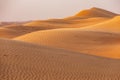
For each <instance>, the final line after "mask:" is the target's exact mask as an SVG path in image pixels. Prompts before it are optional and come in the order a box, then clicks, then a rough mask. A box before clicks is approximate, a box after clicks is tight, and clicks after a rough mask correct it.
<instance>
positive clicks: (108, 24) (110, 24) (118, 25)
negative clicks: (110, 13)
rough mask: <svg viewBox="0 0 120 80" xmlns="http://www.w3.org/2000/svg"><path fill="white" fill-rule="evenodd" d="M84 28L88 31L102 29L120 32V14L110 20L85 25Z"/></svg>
mask: <svg viewBox="0 0 120 80" xmlns="http://www.w3.org/2000/svg"><path fill="white" fill-rule="evenodd" d="M82 29H83V30H88V31H101V32H111V33H112V32H114V33H120V16H116V17H114V18H112V19H110V20H107V21H105V22H102V23H98V24H95V25H92V26H88V27H84V28H82Z"/></svg>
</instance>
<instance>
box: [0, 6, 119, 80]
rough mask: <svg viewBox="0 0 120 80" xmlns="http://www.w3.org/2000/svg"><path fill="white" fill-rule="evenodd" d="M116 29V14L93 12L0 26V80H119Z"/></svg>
mask: <svg viewBox="0 0 120 80" xmlns="http://www.w3.org/2000/svg"><path fill="white" fill-rule="evenodd" d="M119 26H120V16H119V15H118V14H116V13H112V12H110V11H107V10H103V9H100V8H95V7H94V8H90V9H87V10H83V11H80V12H79V13H77V14H75V15H73V16H70V17H66V18H63V19H48V20H35V21H25V22H1V23H0V80H119V79H120V50H119V49H120V27H119ZM6 38H7V39H6Z"/></svg>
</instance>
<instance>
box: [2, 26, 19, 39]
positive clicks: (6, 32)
mask: <svg viewBox="0 0 120 80" xmlns="http://www.w3.org/2000/svg"><path fill="white" fill-rule="evenodd" d="M20 34H21V33H20V32H19V31H16V30H12V29H7V28H3V27H2V28H0V37H1V38H14V37H16V36H19V35H20Z"/></svg>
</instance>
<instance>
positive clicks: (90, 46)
mask: <svg viewBox="0 0 120 80" xmlns="http://www.w3.org/2000/svg"><path fill="white" fill-rule="evenodd" d="M15 40H20V41H26V42H31V43H35V44H43V45H47V46H52V47H59V48H64V49H67V50H73V51H78V52H83V53H88V54H92V55H97V56H104V57H110V58H120V50H119V49H120V46H118V45H120V34H114V33H104V32H94V31H82V30H80V29H54V30H46V31H37V32H33V33H30V34H26V35H23V36H20V37H17V38H15ZM116 46H117V47H116Z"/></svg>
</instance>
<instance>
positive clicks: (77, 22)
mask: <svg viewBox="0 0 120 80" xmlns="http://www.w3.org/2000/svg"><path fill="white" fill-rule="evenodd" d="M109 19H110V18H104V17H103V18H101V17H95V18H86V19H81V18H74V19H70V20H66V19H54V20H45V21H32V22H29V23H26V24H24V26H28V27H29V26H33V27H41V28H46V29H56V28H78V27H79V28H80V27H84V26H90V25H95V24H97V23H101V22H104V21H107V20H109Z"/></svg>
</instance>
